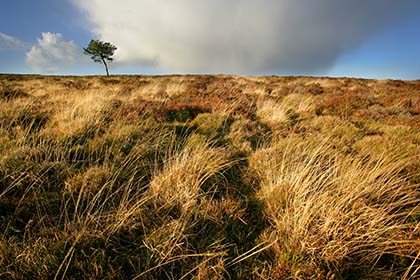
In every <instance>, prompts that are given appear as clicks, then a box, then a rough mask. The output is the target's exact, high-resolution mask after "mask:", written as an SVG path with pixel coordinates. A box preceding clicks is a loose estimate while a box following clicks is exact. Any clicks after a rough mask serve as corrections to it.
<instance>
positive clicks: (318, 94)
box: [0, 75, 420, 279]
mask: <svg viewBox="0 0 420 280" xmlns="http://www.w3.org/2000/svg"><path fill="white" fill-rule="evenodd" d="M419 187H420V82H415V81H411V82H410V81H406V82H404V81H374V80H362V79H347V78H343V79H331V78H308V77H237V76H156V77H148V76H112V77H109V78H105V77H54V76H51V77H44V76H18V75H0V278H1V279H31V278H32V279H50V278H51V279H53V278H55V279H97V278H100V279H123V278H124V279H125V278H129V279H416V277H418V275H420V253H419V252H420V207H419V205H420V203H419V202H420V201H419V200H420V192H419V191H420V188H419Z"/></svg>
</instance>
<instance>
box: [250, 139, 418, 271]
mask: <svg viewBox="0 0 420 280" xmlns="http://www.w3.org/2000/svg"><path fill="white" fill-rule="evenodd" d="M327 142H328V138H326V139H325V142H324V143H322V142H321V143H318V144H317V143H311V142H309V141H305V140H302V139H299V138H298V139H293V138H289V139H285V140H282V141H279V142H278V143H273V144H272V145H271V146H268V147H265V148H261V149H260V150H258V151H256V152H255V154H254V155H253V156H252V157H251V160H250V164H251V168H252V169H253V170H254V171H255V172H256V174H257V177H258V178H259V180H260V184H261V189H260V190H259V192H258V196H259V197H260V199H261V201H262V202H263V203H264V204H265V213H266V214H267V215H268V217H269V218H270V221H271V226H272V231H271V232H268V233H267V236H266V237H265V238H267V239H269V240H270V241H274V242H275V245H273V250H274V252H275V255H276V256H277V262H278V263H279V265H281V263H288V264H290V259H289V258H292V259H293V265H294V266H295V270H296V269H302V268H304V267H306V268H308V267H313V265H315V267H318V268H320V269H327V270H329V271H331V272H333V273H334V274H336V275H337V276H339V275H346V274H349V273H356V274H357V275H359V276H358V277H366V275H368V274H369V275H370V276H369V277H375V273H377V274H376V277H379V278H380V277H381V275H382V276H383V274H381V273H382V268H383V267H382V265H385V266H387V265H388V267H387V269H386V271H387V272H388V273H391V274H392V273H395V274H396V275H398V274H399V273H401V271H397V270H395V271H393V270H392V266H393V264H392V261H391V262H390V263H387V260H389V259H390V258H395V261H396V262H398V260H397V259H399V258H400V259H404V260H405V261H406V262H408V263H412V264H413V265H414V264H415V262H416V254H417V252H418V250H419V248H420V247H419V246H420V243H419V242H418V240H416V239H411V238H408V237H407V236H409V235H407V233H408V232H412V233H414V232H415V231H416V225H415V224H412V223H410V222H409V219H410V217H411V216H412V215H413V214H414V213H419V211H420V209H419V208H418V202H419V196H418V191H417V189H416V187H415V186H413V185H410V184H409V183H408V180H407V179H406V178H401V177H400V176H399V173H400V171H401V170H402V169H403V168H404V166H405V165H406V164H407V160H408V159H407V158H403V157H399V158H396V157H392V156H390V155H386V154H384V155H383V156H382V157H381V158H380V159H375V160H373V159H372V160H371V159H369V158H366V157H357V158H354V157H348V156H344V155H342V154H340V153H337V152H336V151H334V150H333V149H332V148H331V147H330V146H329V145H328V144H327ZM309 264H310V265H309ZM295 272H296V271H295ZM365 272H367V274H364V273H365ZM312 273H315V274H316V271H312ZM363 275H364V276H363Z"/></svg>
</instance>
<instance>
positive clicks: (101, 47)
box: [83, 40, 117, 76]
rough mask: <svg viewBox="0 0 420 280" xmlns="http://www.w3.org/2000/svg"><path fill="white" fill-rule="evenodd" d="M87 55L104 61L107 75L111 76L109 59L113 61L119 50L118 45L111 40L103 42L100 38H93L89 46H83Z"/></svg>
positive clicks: (99, 61) (94, 59)
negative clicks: (115, 53)
mask: <svg viewBox="0 0 420 280" xmlns="http://www.w3.org/2000/svg"><path fill="white" fill-rule="evenodd" d="M83 50H84V53H85V54H86V55H90V58H91V59H92V60H93V61H95V62H98V63H102V64H103V65H104V66H105V70H106V75H107V76H109V70H108V64H107V63H106V62H107V61H109V62H112V61H113V60H114V59H113V58H112V56H113V55H114V52H115V51H116V50H117V47H116V46H114V45H112V44H111V43H109V42H103V41H99V40H91V41H90V42H89V45H88V47H87V48H83Z"/></svg>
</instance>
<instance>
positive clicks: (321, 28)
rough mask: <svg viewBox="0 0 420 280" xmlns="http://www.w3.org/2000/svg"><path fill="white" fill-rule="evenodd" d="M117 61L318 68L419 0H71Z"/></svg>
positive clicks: (173, 67) (203, 68)
mask: <svg viewBox="0 0 420 280" xmlns="http://www.w3.org/2000/svg"><path fill="white" fill-rule="evenodd" d="M73 1H74V2H75V3H76V5H77V6H78V7H79V8H80V9H81V10H82V11H83V12H85V14H86V16H87V20H88V21H89V22H90V24H91V31H92V32H93V33H94V34H95V35H96V36H98V38H99V39H102V40H105V41H109V42H111V43H113V44H115V45H116V46H117V47H118V50H117V52H116V54H115V56H116V61H117V62H120V63H126V64H146V65H156V66H159V67H162V68H163V69H165V70H169V71H175V72H237V73H255V72H268V71H275V72H301V73H314V72H316V73H320V72H322V71H325V70H327V69H328V68H329V67H331V66H332V65H333V64H334V62H335V60H336V59H337V57H338V56H339V55H340V54H341V53H342V52H343V51H344V50H346V49H349V48H353V47H357V46H358V45H360V44H361V43H362V42H364V41H365V40H366V39H368V38H370V37H371V36H373V35H374V34H376V33H377V32H380V31H382V30H384V29H385V28H387V27H388V26H389V25H392V24H393V23H394V22H395V20H398V19H400V18H403V17H406V16H407V13H409V12H410V10H411V11H418V10H419V8H420V2H419V1H417V0H402V1H395V0H369V1H366V0H317V1H314V0H121V1H115V0H73Z"/></svg>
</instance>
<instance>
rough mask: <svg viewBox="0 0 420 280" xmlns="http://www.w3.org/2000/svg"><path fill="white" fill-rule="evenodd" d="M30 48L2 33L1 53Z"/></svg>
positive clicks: (0, 41) (0, 40)
mask: <svg viewBox="0 0 420 280" xmlns="http://www.w3.org/2000/svg"><path fill="white" fill-rule="evenodd" d="M28 47H29V44H28V43H26V42H23V41H21V40H19V39H18V38H16V37H13V36H10V35H7V34H4V33H1V32H0V51H15V50H24V49H26V48H28Z"/></svg>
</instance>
